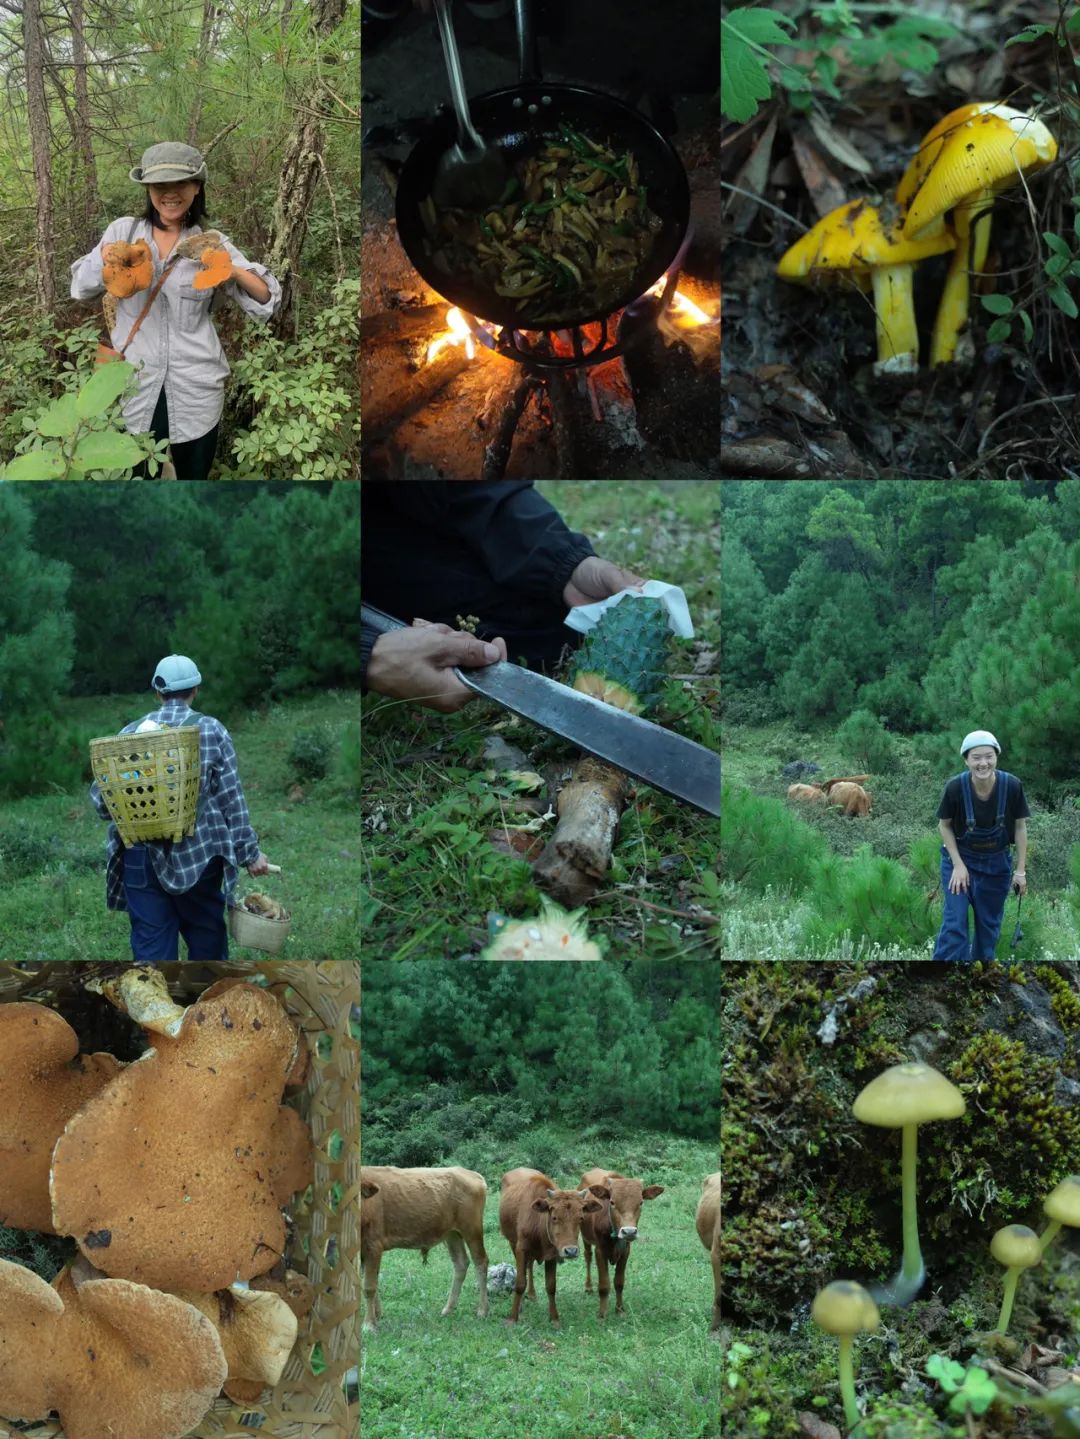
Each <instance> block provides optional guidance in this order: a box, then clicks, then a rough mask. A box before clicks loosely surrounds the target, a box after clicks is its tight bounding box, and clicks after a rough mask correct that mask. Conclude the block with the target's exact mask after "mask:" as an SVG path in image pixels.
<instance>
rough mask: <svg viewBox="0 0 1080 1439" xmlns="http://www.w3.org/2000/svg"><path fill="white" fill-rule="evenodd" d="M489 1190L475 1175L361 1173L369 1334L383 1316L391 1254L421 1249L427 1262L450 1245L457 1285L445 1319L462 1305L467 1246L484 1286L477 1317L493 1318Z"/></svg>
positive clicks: (384, 1169)
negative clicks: (382, 1268) (487, 1243)
mask: <svg viewBox="0 0 1080 1439" xmlns="http://www.w3.org/2000/svg"><path fill="white" fill-rule="evenodd" d="M486 1197H487V1185H486V1184H485V1182H484V1177H483V1175H482V1174H476V1173H475V1172H474V1171H473V1170H471V1169H457V1168H453V1169H394V1168H392V1167H391V1166H389V1165H378V1164H376V1165H365V1166H362V1167H361V1169H360V1198H361V1200H362V1201H363V1202H362V1204H361V1206H360V1264H361V1267H362V1269H363V1271H364V1301H365V1305H366V1311H367V1312H366V1314H365V1317H364V1327H365V1329H374V1328H375V1326H376V1324H377V1323H378V1322H379V1319H380V1318H381V1316H382V1305H381V1304H380V1303H379V1265H380V1264H381V1263H382V1257H383V1254H384V1253H385V1252H386V1250H388V1249H419V1250H420V1252H421V1254H422V1255H423V1256H424V1260H425V1262H426V1261H427V1255H428V1250H429V1249H434V1247H435V1245H436V1244H442V1243H443V1242H444V1241H445V1243H446V1247H447V1249H449V1251H450V1259H451V1261H452V1263H453V1266H454V1280H453V1283H452V1284H451V1286H450V1297H449V1298H448V1299H447V1301H446V1307H445V1308H444V1309H443V1311H442V1312H443V1314H444V1315H445V1314H449V1313H450V1312H451V1310H452V1309H453V1308H454V1305H455V1304H456V1303H457V1302H458V1295H459V1294H460V1293H461V1286H462V1283H463V1282H464V1279H465V1271H466V1270H467V1269H468V1267H469V1260H468V1255H466V1253H465V1247H466V1245H468V1249H469V1253H470V1254H471V1255H472V1258H473V1263H474V1264H475V1265H476V1278H477V1281H478V1283H479V1285H480V1305H479V1308H478V1309H477V1311H476V1312H477V1314H478V1315H479V1317H480V1318H481V1319H482V1318H483V1317H484V1315H485V1314H487V1312H488V1295H487V1269H488V1257H487V1254H486V1252H485V1250H484V1200H485V1199H486Z"/></svg>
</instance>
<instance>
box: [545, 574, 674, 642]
mask: <svg viewBox="0 0 1080 1439" xmlns="http://www.w3.org/2000/svg"><path fill="white" fill-rule="evenodd" d="M627 595H630V596H631V597H632V596H634V595H645V596H646V597H647V598H649V599H656V600H663V602H664V608H665V609H666V610H667V616H668V627H669V628H670V630H671V632H672V634H675V635H678V636H679V638H680V639H684V640H692V639H693V638H694V626H693V624H692V622H691V620H690V608H689V606H688V605H687V603H686V596H685V595H684V594H683V592H682V590H681V589H679V587H678V585H668V584H665V583H664V581H663V580H646V581H645V583H644V584H643V585H639V586H637V587H636V588H635V589H630V590H620V591H619V592H618V594H616V595H611V596H609V598H608V599H606V600H597V601H596V603H595V604H592V605H576V606H575V607H574V608H573V609H572V610H571V611H570V613H569V614H568V615H567V616H566V619H564V620H563V624H564V625H566V626H568V627H569V628H570V629H572V630H577V631H579V633H581V634H583V635H587V634H588V633H589V631H590V630H591V629H592V628H593V626H594V625H595V624H596V622H597V621H598V620H599V618H600V616H601V615H602V614H603V613H604V611H605V610H607V609H610V608H611V606H612V605H617V604H619V603H620V602H621V601H622V600H623V599H624V598H625V597H626V596H627Z"/></svg>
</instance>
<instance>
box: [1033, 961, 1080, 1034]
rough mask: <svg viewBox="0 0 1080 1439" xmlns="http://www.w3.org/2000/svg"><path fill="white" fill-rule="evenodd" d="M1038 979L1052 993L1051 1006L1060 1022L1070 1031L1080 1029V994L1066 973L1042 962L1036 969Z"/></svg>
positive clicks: (1066, 1030)
mask: <svg viewBox="0 0 1080 1439" xmlns="http://www.w3.org/2000/svg"><path fill="white" fill-rule="evenodd" d="M1035 977H1036V979H1040V980H1042V982H1043V984H1044V985H1045V987H1046V989H1047V990H1048V991H1049V993H1050V1008H1051V1009H1052V1010H1053V1011H1054V1013H1055V1014H1056V1015H1057V1018H1058V1023H1059V1024H1060V1025H1061V1027H1062V1029H1064V1030H1065V1032H1066V1033H1068V1032H1069V1031H1070V1030H1073V1029H1080V996H1078V995H1076V994H1075V993H1074V991H1073V988H1072V986H1071V985H1070V984H1069V981H1068V980H1067V979H1066V978H1065V976H1064V975H1061V974H1058V972H1057V970H1056V969H1051V967H1050V965H1048V964H1041V965H1040V966H1039V967H1038V969H1036V971H1035Z"/></svg>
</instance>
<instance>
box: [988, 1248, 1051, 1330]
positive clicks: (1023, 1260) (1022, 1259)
mask: <svg viewBox="0 0 1080 1439" xmlns="http://www.w3.org/2000/svg"><path fill="white" fill-rule="evenodd" d="M990 1253H991V1254H992V1255H993V1256H994V1258H995V1259H996V1260H997V1262H998V1263H999V1264H1004V1266H1005V1289H1004V1292H1003V1294H1002V1298H1001V1313H1000V1314H999V1315H998V1322H997V1333H998V1334H1004V1333H1006V1332H1007V1330H1008V1328H1009V1319H1010V1318H1011V1317H1012V1308H1013V1300H1014V1299H1015V1298H1016V1283H1017V1280H1018V1279H1019V1278H1020V1275H1021V1274H1022V1273H1023V1271H1024V1270H1025V1269H1031V1268H1033V1267H1034V1266H1035V1265H1036V1264H1039V1263H1041V1262H1042V1249H1041V1247H1040V1245H1039V1236H1038V1235H1037V1234H1036V1233H1035V1231H1034V1229H1029V1228H1028V1227H1027V1225H1026V1224H1006V1226H1005V1228H1004V1229H999V1230H998V1232H997V1233H996V1234H995V1235H994V1237H993V1239H992V1240H991V1241H990Z"/></svg>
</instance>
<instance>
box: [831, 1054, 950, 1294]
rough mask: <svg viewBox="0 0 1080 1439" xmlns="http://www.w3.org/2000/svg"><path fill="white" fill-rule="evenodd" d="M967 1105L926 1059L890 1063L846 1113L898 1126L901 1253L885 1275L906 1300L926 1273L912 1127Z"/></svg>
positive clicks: (915, 1132) (947, 1116)
mask: <svg viewBox="0 0 1080 1439" xmlns="http://www.w3.org/2000/svg"><path fill="white" fill-rule="evenodd" d="M966 1108H967V1105H966V1104H965V1102H964V1096H963V1095H962V1094H961V1093H960V1091H959V1089H957V1087H956V1085H955V1084H952V1083H950V1081H949V1080H947V1079H946V1078H945V1076H944V1075H943V1074H940V1073H939V1072H938V1071H937V1070H936V1069H934V1068H933V1067H932V1066H931V1065H929V1064H922V1063H920V1062H917V1061H913V1062H912V1063H910V1064H894V1065H893V1066H892V1067H891V1068H889V1069H886V1070H884V1071H883V1073H881V1074H879V1075H878V1076H877V1078H876V1079H872V1080H871V1081H870V1083H869V1084H867V1085H866V1086H865V1087H864V1088H863V1089H862V1090H861V1091H860V1092H859V1094H858V1095H857V1096H856V1099H855V1103H854V1104H853V1105H852V1113H853V1114H854V1115H855V1118H856V1119H858V1120H859V1121H860V1122H861V1123H863V1124H873V1125H878V1126H880V1127H881V1128H883V1129H900V1130H902V1131H903V1143H902V1148H901V1193H902V1202H903V1227H904V1257H903V1262H902V1264H901V1267H900V1271H899V1273H898V1274H897V1275H896V1276H895V1278H894V1279H893V1280H892V1281H891V1284H890V1291H889V1292H890V1298H891V1299H892V1301H893V1302H894V1303H897V1304H906V1303H908V1302H909V1301H910V1300H911V1299H913V1298H914V1297H915V1295H916V1294H917V1293H918V1292H919V1290H920V1289H921V1288H922V1283H923V1280H924V1279H925V1277H926V1269H925V1266H924V1265H923V1258H922V1250H921V1248H920V1245H919V1220H918V1207H917V1194H916V1189H917V1165H918V1153H917V1146H918V1127H919V1125H920V1124H928V1123H931V1122H932V1121H934V1120H936V1119H959V1118H960V1116H961V1115H962V1114H963V1113H964V1112H965V1110H966Z"/></svg>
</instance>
